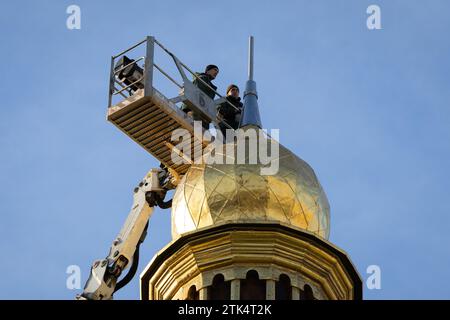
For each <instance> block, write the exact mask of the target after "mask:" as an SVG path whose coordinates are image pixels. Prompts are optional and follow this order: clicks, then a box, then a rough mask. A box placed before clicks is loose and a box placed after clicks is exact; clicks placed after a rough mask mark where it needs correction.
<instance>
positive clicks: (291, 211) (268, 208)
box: [172, 145, 330, 239]
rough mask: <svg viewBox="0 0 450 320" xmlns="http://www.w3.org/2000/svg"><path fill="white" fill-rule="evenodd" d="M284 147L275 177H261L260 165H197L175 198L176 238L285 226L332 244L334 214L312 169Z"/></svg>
mask: <svg viewBox="0 0 450 320" xmlns="http://www.w3.org/2000/svg"><path fill="white" fill-rule="evenodd" d="M279 146H280V149H279V158H278V160H279V170H278V172H277V174H275V175H267V176H264V175H261V174H260V169H261V165H259V164H194V165H192V166H191V168H190V169H189V170H188V172H187V173H186V174H185V175H184V177H183V179H182V180H181V181H180V183H179V185H178V187H177V189H176V191H175V195H174V197H173V202H172V237H173V238H176V237H178V236H180V235H182V234H184V233H186V232H189V231H194V230H197V229H200V228H204V227H208V226H213V225H215V224H219V223H227V222H229V223H255V222H256V223H257V222H282V223H285V224H287V225H290V226H292V227H294V228H300V229H304V230H308V231H310V232H312V233H314V234H316V235H318V236H320V237H322V238H326V239H328V236H329V232H330V223H329V222H330V208H329V204H328V199H327V197H326V195H325V193H324V191H323V189H322V187H321V185H320V183H319V181H318V179H317V177H316V175H315V173H314V171H313V169H312V168H311V167H310V166H309V165H308V164H307V163H306V162H305V161H303V160H302V159H300V158H299V157H297V156H296V155H295V154H293V153H292V152H291V151H289V150H288V149H286V148H284V147H283V146H282V145H279ZM225 150H226V149H225Z"/></svg>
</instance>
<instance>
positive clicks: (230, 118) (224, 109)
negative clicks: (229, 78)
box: [217, 84, 243, 139]
mask: <svg viewBox="0 0 450 320" xmlns="http://www.w3.org/2000/svg"><path fill="white" fill-rule="evenodd" d="M226 99H227V101H225V102H223V103H221V104H220V105H219V107H218V108H217V111H218V112H219V117H220V119H222V120H223V121H224V122H226V123H227V124H228V126H227V125H226V124H224V123H223V122H221V123H220V124H219V127H220V131H222V134H223V137H224V139H226V129H235V130H236V129H237V128H238V127H239V116H240V114H241V112H242V107H243V105H242V102H241V98H240V97H239V87H238V86H237V85H235V84H230V85H229V86H228V88H227V97H226ZM230 104H231V105H230ZM230 127H231V128H230Z"/></svg>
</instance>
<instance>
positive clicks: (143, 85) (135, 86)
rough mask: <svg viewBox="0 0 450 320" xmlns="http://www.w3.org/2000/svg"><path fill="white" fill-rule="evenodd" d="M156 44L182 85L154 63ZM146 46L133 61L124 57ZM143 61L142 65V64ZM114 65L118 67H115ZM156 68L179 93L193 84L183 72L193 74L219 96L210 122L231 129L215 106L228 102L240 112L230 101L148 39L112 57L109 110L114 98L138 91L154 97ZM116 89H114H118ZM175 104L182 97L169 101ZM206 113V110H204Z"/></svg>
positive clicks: (166, 50) (124, 97)
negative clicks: (166, 57)
mask: <svg viewBox="0 0 450 320" xmlns="http://www.w3.org/2000/svg"><path fill="white" fill-rule="evenodd" d="M155 44H156V45H157V46H158V47H159V48H161V49H162V50H163V51H164V52H165V53H167V54H168V55H169V56H170V58H172V60H173V62H174V63H175V66H176V69H177V70H178V73H179V76H181V78H182V82H183V84H180V83H179V82H178V81H177V80H176V79H175V78H174V77H173V76H171V75H170V74H169V73H168V72H167V71H165V70H164V69H163V68H162V67H161V66H159V65H157V64H156V63H155V61H154V52H155ZM143 46H145V54H144V56H139V58H137V59H136V60H134V59H130V58H128V57H127V56H125V54H127V53H131V51H133V50H135V49H137V48H142V47H143ZM119 59H122V61H123V65H120V64H117V61H118V60H119ZM142 62H143V63H142ZM116 64H117V65H116ZM154 69H156V70H158V72H160V73H161V74H162V75H163V76H164V77H165V78H167V79H168V80H169V81H170V82H171V83H173V84H174V85H175V86H176V87H177V88H178V89H180V92H182V91H183V90H184V89H185V87H186V83H188V82H189V83H192V80H190V79H188V78H187V76H186V73H185V71H187V72H188V73H189V74H191V75H192V77H193V78H194V79H197V81H199V82H201V83H202V84H203V85H205V86H206V87H207V88H209V89H210V90H211V91H212V92H214V93H215V95H217V96H218V97H219V99H216V100H213V102H214V105H215V107H216V108H215V115H214V117H213V118H212V121H213V122H214V123H215V124H219V123H222V124H224V125H225V126H226V127H227V128H229V129H233V128H232V127H231V126H230V124H228V123H227V122H226V121H225V120H224V119H221V118H220V116H219V114H218V112H217V106H218V105H219V104H222V103H227V104H228V105H229V106H231V107H232V108H233V109H235V110H236V111H241V110H240V109H239V108H237V107H236V106H235V105H233V104H232V103H231V102H229V101H228V100H227V99H226V98H225V97H224V96H222V95H221V94H220V93H219V92H217V91H216V90H214V88H212V87H211V86H210V85H209V84H208V83H207V82H205V81H204V80H203V79H202V78H200V77H199V76H198V74H197V73H195V72H193V71H192V70H191V69H190V68H189V67H188V66H187V65H186V64H184V63H183V62H181V61H180V60H179V59H178V57H176V56H175V54H173V53H172V52H171V51H169V50H168V49H167V48H166V47H165V46H164V45H162V44H161V43H160V42H159V41H157V40H156V39H155V38H154V37H151V36H148V37H146V39H144V40H142V41H140V42H138V43H137V44H135V45H133V46H131V47H130V48H128V49H126V50H124V51H122V52H120V53H118V54H116V55H114V56H112V57H111V72H110V79H109V99H108V107H111V106H113V99H114V97H115V96H119V95H120V96H121V97H122V98H123V99H127V98H129V97H131V96H133V95H135V94H137V92H138V91H139V90H142V91H143V92H142V91H139V92H140V93H141V94H143V96H146V97H151V96H152V94H153V91H152V90H153V70H154ZM124 72H128V74H127V76H124ZM116 85H117V86H118V87H117V86H116ZM169 100H170V101H172V102H173V103H174V104H176V103H178V102H181V101H182V94H181V93H180V94H179V95H178V96H176V97H173V98H169ZM205 112H206V110H205Z"/></svg>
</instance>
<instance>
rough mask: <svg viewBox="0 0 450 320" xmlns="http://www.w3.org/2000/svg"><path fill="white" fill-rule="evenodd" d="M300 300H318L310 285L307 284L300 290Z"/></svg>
mask: <svg viewBox="0 0 450 320" xmlns="http://www.w3.org/2000/svg"><path fill="white" fill-rule="evenodd" d="M300 300H317V299H316V298H315V297H314V293H313V290H312V288H311V286H310V285H308V284H305V285H304V286H303V290H300Z"/></svg>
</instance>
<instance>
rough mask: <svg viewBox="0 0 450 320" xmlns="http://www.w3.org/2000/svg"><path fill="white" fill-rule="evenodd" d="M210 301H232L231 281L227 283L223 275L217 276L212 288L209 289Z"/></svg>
mask: <svg viewBox="0 0 450 320" xmlns="http://www.w3.org/2000/svg"><path fill="white" fill-rule="evenodd" d="M208 299H209V300H230V281H225V278H224V276H223V275H222V274H220V273H219V274H216V275H215V276H214V278H213V282H212V285H211V287H209V288H208Z"/></svg>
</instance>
